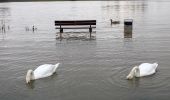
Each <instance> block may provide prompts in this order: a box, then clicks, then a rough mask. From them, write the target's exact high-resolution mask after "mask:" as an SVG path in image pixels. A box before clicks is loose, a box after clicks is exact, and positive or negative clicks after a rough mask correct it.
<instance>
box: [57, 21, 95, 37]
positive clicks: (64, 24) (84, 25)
mask: <svg viewBox="0 0 170 100" xmlns="http://www.w3.org/2000/svg"><path fill="white" fill-rule="evenodd" d="M55 26H57V27H56V29H60V39H61V38H62V33H63V29H89V32H90V38H91V33H92V29H93V28H96V20H67V21H55ZM80 26H81V27H80Z"/></svg>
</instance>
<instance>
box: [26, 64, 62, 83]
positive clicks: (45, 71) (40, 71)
mask: <svg viewBox="0 0 170 100" xmlns="http://www.w3.org/2000/svg"><path fill="white" fill-rule="evenodd" d="M59 64H60V63H57V64H55V65H52V64H43V65H41V66H39V67H37V68H36V69H35V70H34V71H33V70H31V69H30V70H28V71H27V74H26V83H30V82H31V80H36V79H40V78H44V77H48V76H51V75H52V74H53V73H55V71H56V69H57V68H58V66H59Z"/></svg>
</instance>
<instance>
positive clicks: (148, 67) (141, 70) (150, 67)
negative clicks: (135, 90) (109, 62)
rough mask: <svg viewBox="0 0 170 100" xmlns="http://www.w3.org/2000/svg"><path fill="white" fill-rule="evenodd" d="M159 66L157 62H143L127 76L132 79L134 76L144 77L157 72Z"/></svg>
mask: <svg viewBox="0 0 170 100" xmlns="http://www.w3.org/2000/svg"><path fill="white" fill-rule="evenodd" d="M157 67H158V64H157V63H153V64H150V63H142V64H140V65H139V66H136V67H134V68H133V69H132V70H131V71H130V73H129V75H128V76H127V79H132V78H133V77H143V76H148V75H152V74H154V73H155V72H156V68H157Z"/></svg>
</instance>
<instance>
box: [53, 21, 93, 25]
mask: <svg viewBox="0 0 170 100" xmlns="http://www.w3.org/2000/svg"><path fill="white" fill-rule="evenodd" d="M60 25H96V20H72V21H55V26H60Z"/></svg>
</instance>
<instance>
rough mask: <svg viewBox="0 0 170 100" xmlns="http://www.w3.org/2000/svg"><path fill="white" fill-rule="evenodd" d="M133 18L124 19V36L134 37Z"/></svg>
mask: <svg viewBox="0 0 170 100" xmlns="http://www.w3.org/2000/svg"><path fill="white" fill-rule="evenodd" d="M132 31H133V19H125V20H124V38H132V33H133V32H132Z"/></svg>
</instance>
